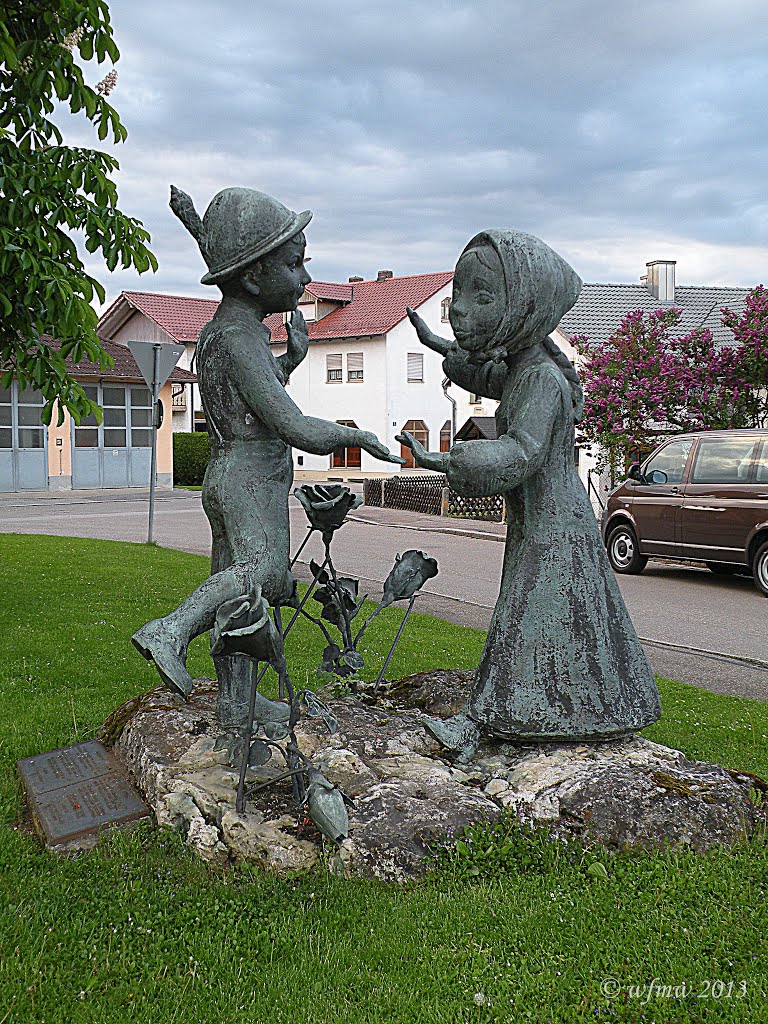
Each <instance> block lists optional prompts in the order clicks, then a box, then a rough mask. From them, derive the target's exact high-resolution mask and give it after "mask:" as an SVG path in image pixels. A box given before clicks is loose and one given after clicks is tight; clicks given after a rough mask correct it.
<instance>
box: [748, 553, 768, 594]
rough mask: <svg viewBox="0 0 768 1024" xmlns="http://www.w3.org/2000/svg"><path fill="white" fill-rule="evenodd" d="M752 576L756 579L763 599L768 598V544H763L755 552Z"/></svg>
mask: <svg viewBox="0 0 768 1024" xmlns="http://www.w3.org/2000/svg"><path fill="white" fill-rule="evenodd" d="M752 575H753V576H754V578H755V586H756V587H757V589H758V590H759V591H760V593H761V594H762V595H763V597H768V542H766V543H765V544H761V545H760V547H759V548H758V549H757V551H756V552H755V560H754V562H753V563H752Z"/></svg>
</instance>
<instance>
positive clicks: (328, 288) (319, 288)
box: [307, 281, 352, 302]
mask: <svg viewBox="0 0 768 1024" xmlns="http://www.w3.org/2000/svg"><path fill="white" fill-rule="evenodd" d="M307 291H308V292H309V294H310V295H314V297H315V298H316V299H330V300H331V302H351V301H352V285H351V284H333V282H331V281H312V283H311V284H308V285H307Z"/></svg>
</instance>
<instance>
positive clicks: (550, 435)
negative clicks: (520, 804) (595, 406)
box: [399, 231, 661, 760]
mask: <svg viewBox="0 0 768 1024" xmlns="http://www.w3.org/2000/svg"><path fill="white" fill-rule="evenodd" d="M580 289H581V280H580V279H579V277H578V276H577V274H576V273H575V272H574V271H573V269H572V268H571V267H570V266H569V265H568V264H567V263H566V262H565V260H563V259H562V258H561V257H560V256H559V255H558V254H557V253H556V252H554V251H553V250H552V249H550V248H549V246H548V245H546V244H545V243H544V242H542V241H541V240H540V239H538V238H535V237H534V236H532V235H528V234H525V233H524V232H521V231H483V232H481V233H480V234H478V235H476V236H475V237H474V238H473V239H472V240H471V241H470V242H469V244H468V245H467V247H466V248H465V249H464V252H463V253H462V254H461V257H460V258H459V261H458V264H457V265H456V272H455V276H454V282H453V300H452V303H451V307H450V313H449V317H450V322H451V327H452V328H453V332H454V335H455V337H456V342H455V343H453V342H449V341H446V340H444V339H442V338H438V337H437V336H435V335H434V334H432V332H431V331H430V330H429V328H428V327H427V326H426V324H425V323H424V322H423V321H422V320H421V318H420V317H419V316H418V315H417V314H416V313H414V312H413V310H410V309H409V311H408V315H409V316H410V319H411V322H412V323H413V325H414V327H415V328H416V331H417V333H418V336H419V339H420V340H421V341H422V343H423V344H425V345H427V346H428V347H429V348H432V349H434V350H435V351H436V352H439V353H440V354H441V355H443V356H444V362H443V367H444V370H445V373H446V375H447V376H448V377H450V379H451V380H452V381H454V382H455V383H456V384H458V385H459V386H460V387H462V388H465V389H466V390H467V391H470V392H473V393H475V394H481V395H485V396H487V397H488V398H494V399H498V401H499V403H500V404H499V408H498V411H497V413H496V423H497V434H498V436H497V439H496V440H493V441H491V440H482V441H466V442H463V443H460V444H457V445H454V447H453V448H451V450H450V451H449V452H445V453H434V452H428V451H426V450H425V449H424V447H423V446H422V445H421V444H419V442H418V441H416V440H415V439H414V438H413V437H412V436H411V435H410V434H407V433H405V434H402V435H401V436H400V437H399V440H400V441H401V442H402V443H403V444H405V445H407V446H408V447H410V448H411V450H412V451H413V454H414V458H415V460H416V462H417V463H418V465H420V466H423V467H424V468H425V469H432V470H438V471H441V472H444V473H446V475H447V477H448V481H449V483H450V485H451V487H453V488H454V490H456V491H458V492H459V493H460V494H466V495H473V496H479V495H488V494H503V495H504V498H505V501H506V506H507V520H508V527H507V540H506V547H505V552H504V568H503V576H502V582H501V589H500V592H499V597H498V600H497V602H496V608H495V610H494V614H493V619H492V622H491V626H490V629H489V631H488V639H487V642H486V645H485V650H484V652H483V656H482V660H481V662H480V667H479V669H478V671H477V674H476V677H475V680H474V684H473V687H472V690H471V692H470V695H469V699H468V701H467V704H466V707H465V708H464V710H463V711H462V712H461V713H459V714H458V715H455V716H454V717H453V718H449V719H445V720H439V719H432V720H430V721H429V723H428V728H429V729H430V731H431V732H432V733H433V735H434V736H435V737H436V738H437V739H438V740H439V741H440V742H441V743H442V744H443V745H444V746H445V747H447V748H448V749H449V750H451V751H453V752H454V753H455V754H457V755H458V756H459V757H460V758H462V759H464V760H466V759H469V758H470V757H471V756H472V755H473V754H474V753H475V751H476V750H477V747H478V744H479V742H480V739H481V737H482V736H483V735H486V736H494V737H498V738H500V739H506V740H511V741H523V742H531V741H537V740H538V741H576V740H596V739H607V738H609V737H615V736H620V735H622V734H626V733H631V732H633V731H635V730H637V729H642V728H643V727H645V726H647V725H650V724H651V723H652V722H655V721H656V720H657V719H658V718H659V716H660V714H661V708H660V704H659V696H658V692H657V690H656V684H655V682H654V678H653V673H652V671H651V668H650V666H649V664H648V661H647V659H646V657H645V654H644V652H643V650H642V647H641V646H640V642H639V640H638V638H637V635H636V633H635V630H634V627H633V625H632V622H631V620H630V618H629V613H628V612H627V609H626V607H625V605H624V601H623V599H622V597H621V593H620V591H619V588H618V585H617V583H616V579H615V577H614V574H613V572H612V570H611V568H610V565H609V563H608V560H607V558H606V555H605V551H604V548H603V544H602V542H601V539H600V534H599V532H598V528H597V524H596V521H595V515H594V512H593V511H592V507H591V505H590V502H589V500H588V498H587V494H586V492H585V490H584V487H583V486H582V484H581V481H580V480H579V477H578V475H577V472H576V468H575V466H574V459H573V452H574V443H575V437H574V425H575V424H576V423H577V422H578V421H579V419H580V417H581V413H582V409H583V395H582V390H581V385H580V383H579V379H578V375H577V374H576V371H575V370H574V369H573V367H572V366H571V364H570V363H569V362H568V360H567V359H566V358H565V356H564V355H563V354H562V353H561V351H560V350H559V349H558V347H557V345H555V343H554V342H553V341H552V340H551V339H550V338H549V337H548V335H549V333H550V332H551V331H553V330H554V329H555V327H557V325H558V323H559V322H560V320H561V319H562V317H563V315H564V314H565V313H566V312H567V311H568V310H569V309H570V308H571V306H573V304H574V303H575V302H576V299H577V298H578V295H579V291H580Z"/></svg>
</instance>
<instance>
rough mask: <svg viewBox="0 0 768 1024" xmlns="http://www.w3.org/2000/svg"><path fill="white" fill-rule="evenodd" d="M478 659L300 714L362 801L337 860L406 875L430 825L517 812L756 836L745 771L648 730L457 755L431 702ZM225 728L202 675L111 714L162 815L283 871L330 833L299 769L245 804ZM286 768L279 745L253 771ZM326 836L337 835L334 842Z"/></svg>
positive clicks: (329, 768) (537, 818)
mask: <svg viewBox="0 0 768 1024" xmlns="http://www.w3.org/2000/svg"><path fill="white" fill-rule="evenodd" d="M470 680H471V674H470V673H468V672H458V671H449V670H438V671H435V672H430V673H424V674H421V675H418V676H412V677H409V678H407V679H404V680H399V681H398V682H396V683H392V684H389V685H388V686H387V687H386V689H385V691H384V695H383V696H380V697H379V698H378V699H376V700H374V699H372V698H365V697H354V696H348V697H342V698H336V699H333V700H328V699H327V698H326V700H327V702H328V703H329V704H330V705H331V707H332V710H333V713H334V714H335V715H336V716H337V719H338V724H339V727H338V731H337V732H336V733H334V734H333V735H329V733H328V731H327V729H326V727H325V725H324V724H323V722H322V721H321V720H320V719H316V718H304V719H302V721H301V723H300V725H299V727H298V728H297V739H298V742H299V745H300V747H301V749H302V751H303V752H304V754H305V755H306V756H307V757H309V758H311V760H312V762H313V764H314V765H315V766H316V767H318V768H319V769H320V770H321V771H322V772H323V773H324V774H325V776H326V777H327V778H328V779H330V780H331V781H332V782H333V783H334V784H336V785H337V786H338V787H339V788H340V789H341V790H342V792H344V794H345V795H346V796H348V797H350V798H351V800H352V801H353V805H352V806H351V807H350V811H349V820H350V831H349V836H348V838H347V839H346V840H345V841H344V842H343V843H342V844H341V846H340V847H339V848H338V849H337V850H335V852H333V853H332V855H331V856H330V857H325V858H324V859H325V863H327V864H328V866H329V867H330V869H331V870H334V871H337V872H339V873H343V874H346V875H367V876H371V877H377V878H382V879H391V880H398V881H403V880H405V879H408V878H412V877H416V876H418V875H420V874H421V873H423V871H424V870H425V867H426V861H425V855H426V854H427V848H428V844H429V841H430V840H431V839H438V838H442V837H444V836H446V835H452V834H454V835H455V834H456V833H458V832H460V831H461V830H462V829H463V828H464V827H465V826H466V825H469V824H472V823H475V822H478V821H483V820H493V819H495V818H496V817H498V816H499V814H501V813H502V812H504V811H505V810H507V811H511V812H513V813H515V814H516V815H517V816H518V817H520V818H521V819H525V820H530V821H534V822H539V823H541V824H543V825H547V826H548V827H550V828H552V829H553V830H554V831H556V832H558V833H560V834H561V835H562V834H566V835H571V836H586V837H588V838H589V839H590V841H597V842H600V843H603V844H604V845H606V846H609V847H612V848H623V847H631V846H642V847H644V848H647V849H654V848H659V847H661V846H663V845H672V846H687V847H691V848H693V849H694V850H699V851H703V850H706V849H709V848H710V847H712V846H715V845H718V844H722V845H725V846H730V845H732V844H733V843H735V842H738V841H741V840H744V839H746V838H748V837H749V836H750V835H751V833H752V831H753V830H754V828H755V826H756V824H757V822H758V821H760V820H761V811H760V808H759V807H758V806H756V804H755V803H754V802H753V800H752V798H751V797H752V796H753V795H754V792H755V790H756V789H757V790H760V789H763V790H765V789H766V788H768V787H766V784H765V783H764V782H763V781H762V780H760V779H756V778H755V777H754V776H751V775H749V774H748V773H744V774H739V773H736V772H730V771H727V770H726V769H724V768H721V767H719V766H717V765H714V764H706V763H704V762H701V761H691V760H689V759H688V758H686V757H685V756H684V755H683V754H682V753H680V752H679V751H677V750H671V749H670V748H669V747H664V746H661V745H659V744H657V743H652V742H651V741H649V740H645V739H643V738H641V737H631V738H629V739H624V740H617V741H611V742H604V743H590V744H536V745H534V744H529V745H520V744H517V745H513V744H508V743H500V742H490V741H489V742H484V743H483V745H482V746H481V748H480V750H479V752H478V754H477V756H476V758H475V759H474V761H473V762H472V764H470V765H458V766H456V765H452V764H451V763H450V761H448V760H447V759H446V758H445V757H444V756H443V753H442V752H441V750H440V749H439V747H438V745H437V743H436V742H435V740H434V739H433V738H432V737H431V736H430V734H429V733H428V732H427V731H426V729H425V728H424V727H423V725H422V720H423V716H424V712H427V713H428V714H433V715H440V716H447V715H450V714H452V713H454V712H455V711H456V710H457V709H458V708H459V707H461V705H462V703H463V701H464V699H465V696H466V693H467V689H468V686H469V682H470ZM223 732H224V730H223V729H222V728H221V727H220V726H219V724H218V722H217V719H216V691H215V689H213V688H212V686H211V684H210V683H209V682H207V681H204V680H203V681H199V683H198V685H197V686H196V688H195V691H194V693H193V694H192V696H191V699H190V700H189V701H188V702H186V703H185V702H184V701H183V700H182V699H181V698H180V697H175V696H173V695H171V694H169V693H168V692H167V691H165V690H163V689H157V690H152V691H151V692H150V693H147V694H144V695H142V697H140V698H135V699H134V700H132V701H130V702H129V703H128V704H126V705H123V707H122V708H118V709H117V711H116V712H114V714H113V715H112V716H110V718H109V719H108V721H107V722H106V723H105V725H104V728H103V730H102V733H101V735H102V738H103V739H105V740H107V741H110V742H112V743H113V744H114V752H115V754H116V755H117V756H118V757H119V758H121V760H122V761H123V762H124V763H125V764H126V765H127V767H128V768H129V770H130V771H131V773H132V775H133V777H134V778H135V780H136V782H137V784H138V786H139V789H140V790H141V791H142V793H143V794H144V796H145V798H146V799H147V801H148V802H149V804H150V805H151V806H152V807H153V808H154V810H155V814H156V817H157V820H158V822H159V823H160V824H167V825H171V826H173V827H174V828H178V829H180V830H181V831H182V832H183V833H184V835H185V836H186V838H187V841H188V842H189V844H190V845H191V846H192V847H193V848H194V849H195V850H196V851H197V853H198V854H199V855H200V856H201V857H203V858H204V859H205V860H206V861H208V862H209V863H211V864H214V865H223V864H225V863H227V862H228V861H229V860H230V859H243V860H248V861H253V862H255V863H258V864H260V865H262V866H263V867H265V868H267V869H270V870H273V871H275V872H277V873H279V874H289V873H291V872H295V871H304V870H307V869H309V868H311V867H313V866H314V865H316V864H317V863H319V862H320V860H321V856H322V847H323V839H322V837H321V836H320V834H319V833H318V832H317V830H316V829H315V828H314V826H313V825H312V823H311V822H310V821H309V820H308V818H307V815H306V809H305V808H296V807H295V805H294V803H293V799H292V793H291V784H290V782H289V781H287V780H283V781H280V782H276V783H275V784H274V785H272V786H268V787H267V788H265V789H262V790H260V791H259V792H258V793H255V794H254V795H253V796H252V797H251V798H250V799H249V802H248V805H247V808H246V811H245V813H244V814H242V815H239V814H237V812H236V810H235V806H234V804H235V790H236V787H237V771H236V769H235V768H233V767H231V766H230V765H228V764H226V753H225V752H224V751H223V750H222V751H219V750H216V749H215V745H216V740H217V738H218V737H219V736H220V735H222V733H223ZM282 771H284V764H283V762H282V761H281V759H280V758H279V755H278V754H274V755H273V758H272V760H271V761H270V762H269V763H268V764H266V765H264V766H263V767H260V768H255V769H253V770H252V771H251V772H250V774H249V781H251V780H252V781H255V782H258V781H261V780H267V779H269V778H273V777H276V776H278V775H279V774H280V773H281V772H282ZM326 845H327V844H326Z"/></svg>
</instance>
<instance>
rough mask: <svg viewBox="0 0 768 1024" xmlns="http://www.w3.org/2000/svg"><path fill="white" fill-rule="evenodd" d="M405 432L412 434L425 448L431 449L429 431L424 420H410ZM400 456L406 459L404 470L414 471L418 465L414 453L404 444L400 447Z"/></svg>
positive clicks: (404, 428)
mask: <svg viewBox="0 0 768 1024" xmlns="http://www.w3.org/2000/svg"><path fill="white" fill-rule="evenodd" d="M403 430H407V431H408V433H409V434H412V435H413V437H415V438H416V440H417V441H419V442H420V443H421V444H423V445H424V447H425V448H429V429H428V427H427V424H426V423H425V422H424V420H408V422H407V423H406V424H405V426H404V427H403ZM400 455H401V456H402V458H404V459H405V465H404V466H403V468H404V469H414V468H415V465H416V463H415V462H414V459H413V452H412V451H411V449H410V448H406V446H405V445H404V444H402V445H400Z"/></svg>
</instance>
